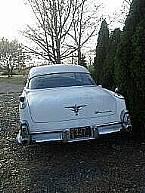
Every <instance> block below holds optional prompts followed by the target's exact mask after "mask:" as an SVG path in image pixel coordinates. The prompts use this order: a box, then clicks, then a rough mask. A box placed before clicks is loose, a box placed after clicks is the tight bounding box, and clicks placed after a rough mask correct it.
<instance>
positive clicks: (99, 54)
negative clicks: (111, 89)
mask: <svg viewBox="0 0 145 193" xmlns="http://www.w3.org/2000/svg"><path fill="white" fill-rule="evenodd" d="M108 42H109V29H108V25H107V23H106V20H103V21H102V23H101V28H100V31H99V35H98V41H97V47H96V57H95V59H94V68H95V74H96V75H95V79H96V82H97V84H102V85H103V83H104V73H105V72H104V65H105V58H106V55H107V52H108Z"/></svg>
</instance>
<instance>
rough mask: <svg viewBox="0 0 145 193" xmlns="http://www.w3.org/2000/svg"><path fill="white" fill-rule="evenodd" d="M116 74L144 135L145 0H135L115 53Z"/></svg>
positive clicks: (136, 126) (135, 129)
mask: <svg viewBox="0 0 145 193" xmlns="http://www.w3.org/2000/svg"><path fill="white" fill-rule="evenodd" d="M115 64H116V67H115V77H116V81H117V84H118V85H119V87H120V90H121V92H122V93H123V94H124V95H125V98H126V100H127V105H128V108H129V110H130V114H131V117H132V123H133V132H134V134H135V135H136V136H137V137H145V1H144V0H133V2H132V4H131V8H130V12H129V15H128V17H127V19H126V23H125V27H124V30H123V36H122V38H121V43H120V45H119V48H118V51H117V53H116V62H115Z"/></svg>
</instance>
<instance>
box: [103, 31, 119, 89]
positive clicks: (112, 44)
mask: <svg viewBox="0 0 145 193" xmlns="http://www.w3.org/2000/svg"><path fill="white" fill-rule="evenodd" d="M120 37H121V30H120V29H119V28H117V29H115V30H114V31H113V32H112V33H111V34H110V37H109V43H108V53H107V55H106V59H105V62H104V80H103V82H104V85H103V86H104V87H105V88H108V89H111V90H114V89H115V87H116V83H115V80H114V79H115V77H114V65H115V64H114V63H115V56H116V50H117V47H118V45H119V43H120Z"/></svg>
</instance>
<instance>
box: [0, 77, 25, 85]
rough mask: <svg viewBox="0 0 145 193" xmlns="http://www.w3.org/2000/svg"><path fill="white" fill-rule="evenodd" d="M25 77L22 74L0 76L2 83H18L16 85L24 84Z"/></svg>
mask: <svg viewBox="0 0 145 193" xmlns="http://www.w3.org/2000/svg"><path fill="white" fill-rule="evenodd" d="M24 79H25V77H23V76H22V75H13V76H12V77H9V78H8V77H7V76H0V84H1V83H5V84H16V85H24Z"/></svg>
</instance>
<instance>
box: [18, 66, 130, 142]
mask: <svg viewBox="0 0 145 193" xmlns="http://www.w3.org/2000/svg"><path fill="white" fill-rule="evenodd" d="M19 100H20V105H19V111H20V130H19V133H18V135H17V141H18V143H21V144H30V143H31V142H45V141H46V142H50V141H60V142H74V141H82V140H91V139H97V138H98V137H99V136H101V135H106V134H109V133H116V132H121V131H129V130H130V129H131V122H130V117H129V113H128V111H127V109H126V104H125V100H124V97H123V96H122V95H120V94H119V93H118V92H113V91H110V90H107V89H105V88H102V86H97V85H96V84H95V82H94V80H93V79H92V78H91V75H90V73H89V71H88V70H87V69H86V68H84V67H82V66H79V65H46V66H40V67H33V68H31V69H30V72H29V74H28V78H27V83H26V86H25V87H24V90H23V92H22V95H21V96H20V97H19Z"/></svg>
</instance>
